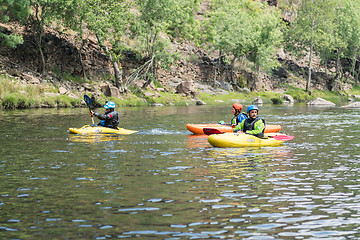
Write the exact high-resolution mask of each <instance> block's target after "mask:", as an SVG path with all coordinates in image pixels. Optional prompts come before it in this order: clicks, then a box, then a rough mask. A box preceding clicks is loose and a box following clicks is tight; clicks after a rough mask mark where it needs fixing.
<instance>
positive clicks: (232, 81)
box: [230, 57, 236, 85]
mask: <svg viewBox="0 0 360 240" xmlns="http://www.w3.org/2000/svg"><path fill="white" fill-rule="evenodd" d="M235 60H236V58H235V57H234V58H233V59H232V60H231V69H230V71H231V73H230V74H231V75H230V81H231V84H232V85H235V81H234V65H235Z"/></svg>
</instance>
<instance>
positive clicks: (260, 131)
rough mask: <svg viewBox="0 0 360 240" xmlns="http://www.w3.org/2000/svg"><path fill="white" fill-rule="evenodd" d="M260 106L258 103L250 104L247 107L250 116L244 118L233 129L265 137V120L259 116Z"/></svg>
mask: <svg viewBox="0 0 360 240" xmlns="http://www.w3.org/2000/svg"><path fill="white" fill-rule="evenodd" d="M258 111H259V109H258V107H257V106H256V105H250V106H249V107H248V108H247V113H248V115H249V116H248V118H247V119H244V120H243V121H242V122H241V123H240V124H238V125H237V126H236V127H235V128H234V129H233V131H234V132H238V131H243V132H244V133H246V134H251V135H254V136H256V137H263V136H264V131H265V120H263V119H261V118H260V117H258Z"/></svg>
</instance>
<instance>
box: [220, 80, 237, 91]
mask: <svg viewBox="0 0 360 240" xmlns="http://www.w3.org/2000/svg"><path fill="white" fill-rule="evenodd" d="M220 87H221V88H222V89H224V90H226V91H231V92H232V91H234V88H233V87H232V86H231V84H230V83H228V82H223V81H222V82H220Z"/></svg>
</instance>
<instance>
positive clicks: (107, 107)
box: [104, 101, 115, 109]
mask: <svg viewBox="0 0 360 240" xmlns="http://www.w3.org/2000/svg"><path fill="white" fill-rule="evenodd" d="M104 108H106V109H110V108H115V103H114V102H113V101H109V102H107V103H106V104H105V106H104Z"/></svg>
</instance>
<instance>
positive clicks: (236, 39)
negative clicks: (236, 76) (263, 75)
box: [205, 0, 282, 81]
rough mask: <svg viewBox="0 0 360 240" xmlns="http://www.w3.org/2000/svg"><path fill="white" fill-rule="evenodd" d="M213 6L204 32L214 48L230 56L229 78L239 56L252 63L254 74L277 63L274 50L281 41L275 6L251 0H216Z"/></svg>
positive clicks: (278, 18) (278, 17)
mask: <svg viewBox="0 0 360 240" xmlns="http://www.w3.org/2000/svg"><path fill="white" fill-rule="evenodd" d="M213 7H214V8H213V10H212V11H211V12H210V13H209V16H208V20H207V21H206V22H205V35H206V36H207V40H208V41H209V42H210V43H211V46H212V48H213V49H214V50H218V51H219V53H220V54H221V55H225V56H227V58H228V59H230V62H231V80H232V81H233V77H232V76H233V68H234V64H235V62H236V61H237V60H239V59H241V58H246V59H247V60H249V61H250V62H252V63H254V66H255V70H256V72H257V73H258V71H259V69H260V68H264V69H271V68H273V67H275V66H276V65H277V61H276V59H275V58H274V56H275V49H276V47H278V46H279V45H280V43H281V42H282V32H281V21H280V16H279V13H278V12H277V11H276V10H275V8H273V7H269V6H268V5H267V4H264V3H261V2H260V1H252V0H240V1H239V0H230V1H225V0H217V1H213ZM221 55H220V56H219V58H221Z"/></svg>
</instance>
